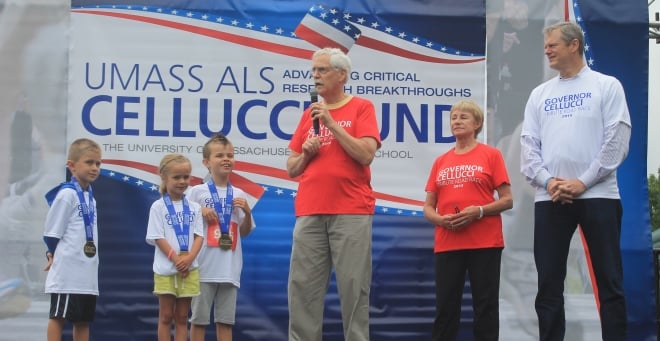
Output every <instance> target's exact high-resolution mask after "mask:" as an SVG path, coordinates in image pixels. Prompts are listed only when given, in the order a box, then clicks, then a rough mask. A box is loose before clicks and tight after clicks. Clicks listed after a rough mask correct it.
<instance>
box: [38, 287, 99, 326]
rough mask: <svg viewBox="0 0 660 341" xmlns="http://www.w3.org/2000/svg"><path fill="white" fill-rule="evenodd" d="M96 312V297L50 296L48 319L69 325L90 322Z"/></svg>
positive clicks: (75, 295)
mask: <svg viewBox="0 0 660 341" xmlns="http://www.w3.org/2000/svg"><path fill="white" fill-rule="evenodd" d="M95 312H96V295H85V294H50V315H49V318H61V319H65V320H67V321H69V322H71V323H77V322H92V321H94V313H95Z"/></svg>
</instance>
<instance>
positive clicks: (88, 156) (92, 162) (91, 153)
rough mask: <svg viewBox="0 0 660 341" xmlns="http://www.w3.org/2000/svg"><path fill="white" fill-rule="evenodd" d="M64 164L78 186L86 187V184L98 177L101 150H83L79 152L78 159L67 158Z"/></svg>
mask: <svg viewBox="0 0 660 341" xmlns="http://www.w3.org/2000/svg"><path fill="white" fill-rule="evenodd" d="M66 165H67V167H68V168H69V171H70V172H71V175H72V176H73V177H75V178H76V180H77V181H78V183H79V184H80V187H82V188H83V189H87V186H89V184H90V183H92V182H94V180H96V178H98V177H99V172H100V171H101V152H99V151H96V150H87V151H84V152H82V154H80V157H79V158H78V160H75V161H74V160H67V162H66Z"/></svg>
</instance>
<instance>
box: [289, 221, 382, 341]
mask: <svg viewBox="0 0 660 341" xmlns="http://www.w3.org/2000/svg"><path fill="white" fill-rule="evenodd" d="M372 221H373V216H371V215H314V216H303V217H298V218H297V219H296V225H295V227H294V230H293V249H292V251H291V264H290V270H289V285H288V296H289V340H290V341H292V340H300V341H321V339H322V326H323V308H324V303H325V295H326V293H327V291H328V286H329V282H330V274H331V271H332V269H333V267H334V269H335V276H336V280H337V289H338V291H339V300H340V302H341V314H342V321H343V326H344V340H346V341H364V340H369V291H370V287H371V228H372Z"/></svg>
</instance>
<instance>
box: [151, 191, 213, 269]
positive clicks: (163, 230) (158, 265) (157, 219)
mask: <svg viewBox="0 0 660 341" xmlns="http://www.w3.org/2000/svg"><path fill="white" fill-rule="evenodd" d="M186 199H187V198H186ZM172 204H173V206H174V210H175V211H176V213H177V219H178V221H179V224H181V223H182V221H183V201H181V200H178V201H172ZM188 205H189V207H190V230H189V231H188V251H190V249H191V248H192V245H193V240H194V236H195V235H198V236H201V237H202V238H203V237H204V231H203V230H202V228H203V225H202V220H203V218H202V210H201V208H200V206H199V205H198V204H197V203H196V202H193V201H192V200H188ZM169 218H170V213H169V212H168V211H167V206H165V201H164V200H163V198H160V199H158V200H156V201H154V203H153V204H151V209H150V210H149V223H148V225H147V237H146V241H147V244H149V245H154V246H156V240H157V239H165V240H167V242H168V243H169V244H170V246H171V247H172V248H174V252H177V253H178V252H179V251H180V250H181V248H180V245H179V241H178V239H177V237H176V232H175V231H174V227H173V226H172V221H171V220H170V219H169ZM180 226H181V225H180ZM154 249H155V250H154V265H153V270H154V273H156V274H159V275H163V276H169V275H174V274H176V273H177V270H176V267H175V266H174V263H173V262H172V261H171V260H169V259H167V255H166V254H164V253H163V252H162V251H160V249H159V248H158V246H156V247H155V248H154ZM198 266H199V264H198V262H197V258H195V260H194V261H193V262H192V264H191V265H190V269H196V268H197V267H198Z"/></svg>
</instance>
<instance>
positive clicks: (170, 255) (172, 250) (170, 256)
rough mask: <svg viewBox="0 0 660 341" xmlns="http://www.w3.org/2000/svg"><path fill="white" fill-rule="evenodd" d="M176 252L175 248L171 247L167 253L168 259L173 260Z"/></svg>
mask: <svg viewBox="0 0 660 341" xmlns="http://www.w3.org/2000/svg"><path fill="white" fill-rule="evenodd" d="M173 253H174V248H171V249H170V252H168V253H167V259H169V260H172V254H173Z"/></svg>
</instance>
